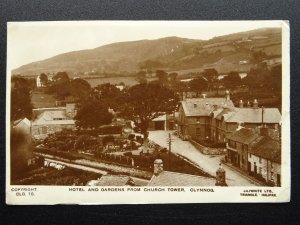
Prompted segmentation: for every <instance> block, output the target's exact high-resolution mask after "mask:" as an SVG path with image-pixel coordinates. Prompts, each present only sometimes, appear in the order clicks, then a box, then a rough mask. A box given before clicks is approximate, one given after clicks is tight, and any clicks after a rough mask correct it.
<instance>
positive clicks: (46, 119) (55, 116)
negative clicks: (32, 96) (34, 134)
mask: <svg viewBox="0 0 300 225" xmlns="http://www.w3.org/2000/svg"><path fill="white" fill-rule="evenodd" d="M74 124H75V121H74V120H73V119H69V118H68V117H67V116H66V113H65V110H56V111H45V112H43V113H42V114H40V115H39V117H38V118H37V119H36V120H35V121H33V123H32V125H74Z"/></svg>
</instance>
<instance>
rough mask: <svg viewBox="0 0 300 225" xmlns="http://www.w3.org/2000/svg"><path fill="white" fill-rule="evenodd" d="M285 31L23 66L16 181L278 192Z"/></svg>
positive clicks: (171, 41)
mask: <svg viewBox="0 0 300 225" xmlns="http://www.w3.org/2000/svg"><path fill="white" fill-rule="evenodd" d="M280 32H281V31H280V30H278V29H258V30H253V31H248V32H241V33H236V34H231V35H227V36H226V35H225V36H220V37H216V38H212V39H209V40H206V41H201V40H192V39H185V38H178V37H164V38H160V39H155V40H146V41H133V42H123V43H113V44H111V45H106V46H101V47H99V48H95V49H92V50H91V51H90V52H88V54H85V53H84V54H82V52H81V51H78V52H70V53H66V54H62V55H57V56H55V57H53V58H51V59H49V60H48V61H47V60H45V61H40V62H35V63H33V64H28V65H25V66H21V67H19V68H16V69H15V70H13V71H12V74H11V114H10V123H11V124H10V125H11V126H10V127H11V136H10V150H11V151H10V153H11V157H10V158H11V183H12V184H16V185H67V186H161V187H163V186H177V187H181V186H191V187H192V186H199V187H202V186H203V187H209V186H278V187H280V186H281V180H282V178H281V138H282V134H281V125H282V124H281V113H282V111H281V108H282V65H281V64H282V62H281V57H282V56H281V33H280ZM149 46H150V47H149ZM151 46H152V47H151ZM160 46H161V47H160ZM151 48H153V49H154V48H155V51H154V50H153V51H150V50H149V49H151ZM128 49H130V50H128ZM102 51H104V52H105V51H107V52H108V53H109V54H108V55H107V56H106V55H105V57H104V56H103V55H101V54H102V53H101V52H102ZM83 52H84V51H83ZM116 52H119V53H120V55H118V54H116ZM96 53H97V54H99V55H97V54H96ZM149 54H150V55H149ZM98 56H99V57H100V56H101V57H102V58H101V57H100V58H97V57H98ZM114 56H116V58H114ZM76 57H77V58H76ZM85 57H86V58H85ZM93 57H96V58H93ZM103 57H104V58H103ZM126 57H127V58H128V59H127V58H126ZM75 58H76V59H77V60H75V61H74V59H75ZM129 58H130V60H129ZM100 59H101V60H100ZM80 60H82V61H80Z"/></svg>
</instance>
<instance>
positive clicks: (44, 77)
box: [40, 73, 48, 85]
mask: <svg viewBox="0 0 300 225" xmlns="http://www.w3.org/2000/svg"><path fill="white" fill-rule="evenodd" d="M40 80H41V84H42V85H46V84H47V83H48V76H47V75H46V74H44V73H41V74H40Z"/></svg>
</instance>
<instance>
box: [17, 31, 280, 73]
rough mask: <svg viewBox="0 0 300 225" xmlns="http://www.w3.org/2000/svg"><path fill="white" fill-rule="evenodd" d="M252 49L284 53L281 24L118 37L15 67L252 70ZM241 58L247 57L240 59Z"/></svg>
mask: <svg viewBox="0 0 300 225" xmlns="http://www.w3.org/2000/svg"><path fill="white" fill-rule="evenodd" d="M250 50H254V51H259V50H262V51H264V52H265V53H266V54H267V56H268V57H275V56H281V30H280V29H279V28H266V29H258V30H253V31H248V32H242V33H235V34H230V35H226V36H219V37H215V38H212V39H210V40H207V41H203V40H192V39H186V38H179V37H166V38H161V39H156V40H140V41H131V42H120V43H113V44H109V45H104V46H101V47H98V48H95V49H89V50H81V51H74V52H68V53H64V54H60V55H57V56H54V57H52V58H49V59H46V60H42V61H38V62H33V63H30V64H27V65H24V66H21V67H19V68H17V69H14V70H13V71H12V73H13V74H21V75H34V74H39V73H42V72H58V71H67V72H68V73H70V74H73V75H76V76H80V75H83V74H103V73H117V74H120V73H122V74H124V73H135V72H136V71H138V70H140V68H147V69H150V70H156V69H165V70H167V71H181V70H183V71H184V70H202V69H205V68H210V67H214V68H216V69H217V70H218V71H219V72H228V71H230V70H239V71H247V70H249V68H250V67H251V66H252V64H251V62H250V60H251V54H250ZM240 61H247V63H245V64H241V63H240Z"/></svg>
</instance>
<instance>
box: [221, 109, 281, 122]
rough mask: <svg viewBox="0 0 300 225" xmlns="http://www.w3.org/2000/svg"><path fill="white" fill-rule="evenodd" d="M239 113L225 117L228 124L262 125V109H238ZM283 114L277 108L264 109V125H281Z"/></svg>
mask: <svg viewBox="0 0 300 225" xmlns="http://www.w3.org/2000/svg"><path fill="white" fill-rule="evenodd" d="M236 109H237V111H236V112H234V113H229V114H228V116H227V117H226V116H225V117H224V119H225V121H226V122H228V123H239V122H244V123H261V122H262V109H261V108H258V109H254V108H236ZM280 121H281V114H280V112H279V110H278V109H277V108H264V123H280Z"/></svg>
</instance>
